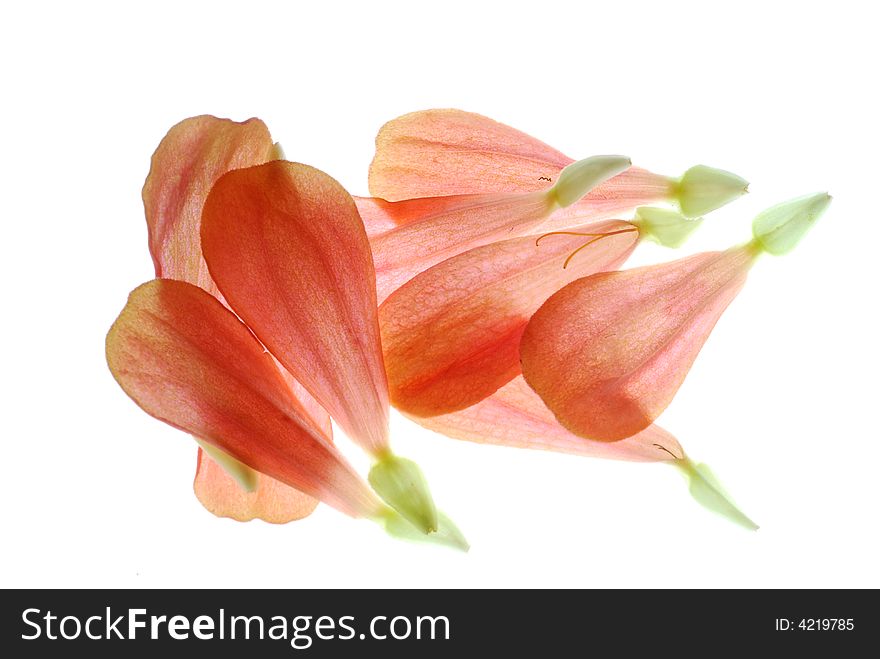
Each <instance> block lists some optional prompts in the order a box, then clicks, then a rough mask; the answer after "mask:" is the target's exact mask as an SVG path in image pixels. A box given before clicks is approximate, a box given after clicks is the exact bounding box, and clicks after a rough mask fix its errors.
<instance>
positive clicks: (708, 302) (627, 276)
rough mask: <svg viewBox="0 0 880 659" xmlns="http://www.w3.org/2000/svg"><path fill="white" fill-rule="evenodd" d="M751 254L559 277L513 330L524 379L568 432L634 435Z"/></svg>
mask: <svg viewBox="0 0 880 659" xmlns="http://www.w3.org/2000/svg"><path fill="white" fill-rule="evenodd" d="M755 256H756V251H755V248H754V247H752V246H744V247H738V248H734V249H731V250H728V251H726V252H708V253H704V254H697V255H696V256H691V257H688V258H684V259H680V260H678V261H673V262H671V263H665V264H661V265H655V266H649V267H645V268H637V269H634V270H625V271H621V272H607V273H602V274H596V275H592V276H590V277H585V278H583V279H579V280H577V281H575V282H573V283H571V284H569V285H568V286H566V287H565V288H563V289H562V290H560V291H559V292H558V293H556V294H555V295H553V296H552V297H551V298H550V299H548V300H547V302H545V303H544V305H543V306H542V307H541V308H540V309H539V310H538V311H537V312H536V313H535V314H534V316H532V319H531V321H529V324H528V327H527V328H526V331H525V332H524V334H523V337H522V343H521V344H520V354H521V358H522V371H523V375H524V376H525V379H526V381H527V382H528V383H529V385H531V386H532V387H533V388H534V390H535V391H536V392H537V393H538V394H539V395H540V396H541V398H542V399H543V400H544V402H545V403H546V404H547V406H548V407H549V408H550V409H551V410H553V412H554V414H555V415H556V418H557V419H558V420H559V422H560V423H561V424H562V425H563V426H565V427H566V428H568V429H569V430H570V431H571V432H573V433H575V434H577V435H580V436H582V437H589V438H591V439H595V440H600V441H616V440H620V439H623V438H626V437H630V436H632V435H634V434H636V433H638V432H639V431H641V430H643V429H645V428H646V427H648V426H649V425H650V424H651V423H652V422H653V421H654V420H655V419H656V418H657V417H658V416H659V415H660V413H661V412H662V411H663V410H664V409H666V407H667V405H669V403H670V402H671V401H672V398H673V397H674V395H675V392H676V391H678V388H679V386H681V383H682V382H683V381H684V378H685V376H686V375H687V372H688V370H689V369H690V367H691V364H692V363H693V361H694V359H695V358H696V356H697V354H698V353H699V351H700V348H701V347H702V346H703V343H704V342H705V340H706V339H707V338H708V336H709V333H710V332H711V331H712V328H713V327H714V326H715V323H716V322H717V321H718V318H719V317H720V316H721V314H722V312H723V311H724V309H726V308H727V306H728V305H729V304H730V302H731V301H732V300H733V298H734V297H735V296H736V294H737V293H738V292H739V290H740V288H741V287H742V285H743V284H744V283H745V279H746V275H747V273H748V270H749V267H750V266H751V264H752V263H753V262H754V258H755Z"/></svg>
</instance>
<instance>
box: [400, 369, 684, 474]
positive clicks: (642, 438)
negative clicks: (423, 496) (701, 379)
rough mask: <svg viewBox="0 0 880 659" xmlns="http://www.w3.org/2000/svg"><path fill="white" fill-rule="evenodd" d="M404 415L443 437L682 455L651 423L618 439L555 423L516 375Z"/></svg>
mask: <svg viewBox="0 0 880 659" xmlns="http://www.w3.org/2000/svg"><path fill="white" fill-rule="evenodd" d="M410 418H412V419H413V421H415V422H416V423H418V424H420V425H422V426H424V427H425V428H428V429H430V430H434V431H436V432H439V433H442V434H444V435H447V436H448V437H453V438H455V439H463V440H467V441H470V442H477V443H480V444H497V445H500V446H512V447H516V448H531V449H543V450H547V451H559V452H562V453H573V454H576V455H583V456H588V457H594V458H609V459H613V460H631V461H636V462H663V461H670V462H671V461H674V460H675V459H677V458H682V457H683V456H684V451H683V450H682V448H681V445H680V444H679V443H678V441H676V439H675V438H674V437H673V436H672V435H670V434H669V433H668V432H666V431H665V430H663V429H662V428H660V427H659V426H656V425H652V426H649V427H648V428H646V429H645V430H643V431H642V432H640V433H638V434H637V435H636V436H634V437H630V438H627V439H624V440H622V441H619V442H596V441H592V440H589V439H584V438H583V437H579V436H577V435H575V434H572V433H571V432H569V431H568V430H566V429H565V428H563V427H562V426H561V425H559V422H558V421H556V419H555V418H554V416H553V413H552V412H551V411H550V410H548V409H547V407H546V406H545V405H544V403H543V402H542V401H541V399H540V398H539V397H538V395H537V394H536V393H535V392H534V391H532V389H531V388H530V387H529V386H528V385H527V384H526V383H525V380H523V378H522V376H518V377H516V378H514V379H513V380H511V381H510V382H509V383H508V384H506V385H504V386H503V387H502V388H501V389H499V390H498V391H496V392H495V393H494V394H492V395H491V396H489V397H488V398H486V399H484V400H482V401H480V402H479V403H477V404H476V405H473V406H471V407H468V408H467V409H464V410H461V411H459V412H453V413H451V414H443V415H440V416H434V417H430V418H419V417H410Z"/></svg>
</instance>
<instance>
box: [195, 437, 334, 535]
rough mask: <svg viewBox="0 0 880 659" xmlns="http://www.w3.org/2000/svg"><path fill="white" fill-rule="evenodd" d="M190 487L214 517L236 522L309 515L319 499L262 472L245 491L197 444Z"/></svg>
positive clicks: (276, 521) (287, 519)
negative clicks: (254, 486)
mask: <svg viewBox="0 0 880 659" xmlns="http://www.w3.org/2000/svg"><path fill="white" fill-rule="evenodd" d="M193 490H194V491H195V493H196V497H198V499H199V502H200V503H201V504H202V505H203V506H204V507H205V508H206V509H207V510H208V511H209V512H211V513H213V514H214V515H216V516H217V517H229V518H231V519H234V520H236V521H238V522H248V521H250V520H253V519H262V520H264V521H266V522H269V523H271V524H286V523H287V522H292V521H294V520H297V519H302V518H303V517H308V516H309V515H310V514H312V512H313V511H314V510H315V507H316V506H317V505H318V500H317V499H313V498H312V497H310V496H307V495H305V494H303V493H302V492H299V491H298V490H295V489H293V488H292V487H288V486H287V485H285V484H284V483H282V482H281V481H277V480H275V479H274V478H270V477H269V476H266V475H265V474H260V475H259V481H258V484H257V489H256V490H255V491H253V492H245V491H244V490H243V489H242V488H241V487H240V486H239V485H238V483H236V481H235V479H234V478H232V476H230V475H229V474H228V473H227V472H226V470H224V469H223V467H221V466H220V465H218V464H217V463H216V462H214V460H212V459H211V458H209V457H208V456H207V454H206V453H205V452H204V451H203V450H202V449H201V448H200V449H199V454H198V460H197V462H196V476H195V479H194V481H193Z"/></svg>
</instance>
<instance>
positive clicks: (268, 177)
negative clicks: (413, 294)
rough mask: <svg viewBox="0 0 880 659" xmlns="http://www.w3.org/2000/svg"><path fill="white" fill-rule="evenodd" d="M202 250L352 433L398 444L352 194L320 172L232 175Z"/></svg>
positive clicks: (368, 442) (272, 167) (371, 277)
mask: <svg viewBox="0 0 880 659" xmlns="http://www.w3.org/2000/svg"><path fill="white" fill-rule="evenodd" d="M202 249H203V250H204V253H205V258H206V260H207V262H208V266H209V268H210V272H211V275H212V277H213V278H214V280H215V281H216V282H217V285H218V286H219V287H220V291H221V292H222V293H223V295H224V297H225V298H226V300H227V301H228V302H229V304H230V306H231V307H232V308H233V309H234V310H235V312H236V313H237V314H238V315H239V316H240V317H241V318H242V319H243V320H244V321H245V322H246V323H247V325H248V327H250V328H251V330H253V332H254V333H255V334H256V335H257V337H259V339H260V340H261V341H262V342H263V343H264V344H265V345H266V347H267V348H268V349H269V350H270V351H271V353H272V354H273V355H274V356H275V357H277V358H278V360H279V361H280V362H281V364H283V365H284V367H285V368H286V369H287V370H288V371H290V373H291V374H292V375H293V376H294V377H295V378H296V379H297V380H299V381H300V382H301V383H302V384H303V385H304V386H305V387H306V389H308V390H309V391H310V392H311V393H312V395H313V396H314V397H315V398H316V399H317V400H318V401H319V402H320V403H321V405H323V406H324V407H325V408H326V409H327V411H329V412H330V415H331V416H332V417H333V418H334V419H335V420H336V421H337V422H338V423H339V425H340V426H341V427H342V428H343V430H345V432H346V433H347V434H349V436H351V438H352V439H354V440H355V441H357V442H358V443H360V444H361V445H362V446H364V447H365V448H367V449H368V450H370V451H371V452H373V453H382V452H384V451H385V450H387V445H388V414H389V411H388V385H387V382H386V379H385V370H384V366H383V363H382V350H381V346H380V343H379V323H378V319H377V310H376V284H375V272H374V270H373V261H372V255H371V253H370V245H369V242H368V240H367V236H366V233H365V231H364V226H363V223H362V222H361V219H360V216H359V215H358V212H357V208H356V207H355V204H354V201H353V200H352V198H351V196H350V195H349V194H348V193H347V192H346V191H345V190H344V189H343V188H342V186H340V185H339V184H338V183H337V182H336V181H334V180H333V179H332V178H330V177H329V176H327V175H326V174H324V173H323V172H320V171H319V170H317V169H314V168H312V167H308V166H306V165H299V164H294V163H289V162H283V161H275V162H270V163H266V164H264V165H260V166H258V167H251V168H248V169H240V170H236V171H233V172H230V173H228V174H226V175H224V176H223V177H221V178H220V180H218V181H217V183H216V184H215V185H214V188H213V189H212V190H211V194H210V195H209V196H208V199H207V202H206V203H205V208H204V212H203V215H202Z"/></svg>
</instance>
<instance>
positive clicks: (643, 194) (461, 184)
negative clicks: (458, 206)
mask: <svg viewBox="0 0 880 659" xmlns="http://www.w3.org/2000/svg"><path fill="white" fill-rule="evenodd" d="M572 162H573V160H572V159H571V158H569V157H568V156H565V155H563V154H562V153H560V152H559V151H557V150H556V149H553V148H552V147H550V146H547V145H546V144H544V143H543V142H541V141H540V140H536V139H535V138H533V137H531V136H529V135H526V134H525V133H523V132H521V131H518V130H516V129H514V128H511V127H509V126H505V125H504V124H501V123H498V122H497V121H493V120H492V119H489V118H487V117H484V116H482V115H479V114H474V113H472V112H464V111H462V110H424V111H421V112H412V113H410V114H406V115H403V116H402V117H398V118H397V119H393V120H392V121H389V122H388V123H387V124H385V125H384V126H383V127H382V128H381V130H380V131H379V134H378V136H377V137H376V155H375V157H374V159H373V162H372V164H371V165H370V194H372V195H373V196H374V197H381V198H382V199H386V200H388V201H399V200H403V199H412V198H415V197H439V196H444V195H466V194H487V193H509V192H537V191H541V190H546V189H547V188H549V187H550V186H551V185H553V184H554V183H555V182H556V180H557V178H558V177H559V173H560V171H561V170H562V169H563V168H564V167H566V166H567V165H570V164H571V163H572ZM674 194H675V181H673V180H672V179H670V178H668V177H666V176H660V175H658V174H653V173H651V172H649V171H647V170H644V169H639V168H637V167H631V168H629V169H628V170H626V171H625V172H622V173H621V174H618V175H617V176H615V177H613V178H611V179H609V180H608V181H606V182H605V183H603V184H602V185H599V186H597V187H596V188H595V189H594V190H593V191H591V192H590V193H589V194H588V195H586V196H585V197H584V198H583V199H582V200H581V201H580V202H578V203H577V204H574V205H573V206H572V207H570V208H568V209H565V210H563V211H560V213H558V214H555V215H554V220H555V221H558V222H560V225H558V226H557V225H554V226H553V228H561V227H562V226H573V225H576V224H583V223H584V222H586V221H587V220H597V219H605V218H608V217H611V216H613V215H615V214H618V213H622V212H625V211H627V210H629V209H632V208H635V207H636V206H642V205H645V204H650V203H654V202H657V201H663V200H669V199H671V198H672V197H673V195H674ZM565 223H567V224H565Z"/></svg>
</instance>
